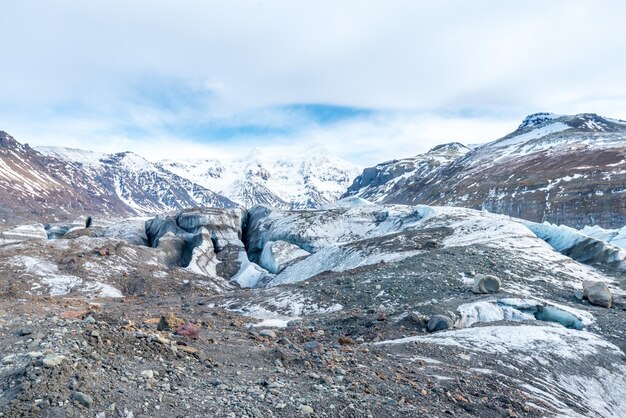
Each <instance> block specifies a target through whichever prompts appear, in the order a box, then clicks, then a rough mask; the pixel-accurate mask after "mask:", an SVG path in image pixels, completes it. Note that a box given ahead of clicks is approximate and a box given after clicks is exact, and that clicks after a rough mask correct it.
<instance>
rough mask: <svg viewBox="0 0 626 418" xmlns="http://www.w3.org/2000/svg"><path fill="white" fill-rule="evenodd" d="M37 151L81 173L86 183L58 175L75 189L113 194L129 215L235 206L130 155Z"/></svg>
mask: <svg viewBox="0 0 626 418" xmlns="http://www.w3.org/2000/svg"><path fill="white" fill-rule="evenodd" d="M37 150H38V151H39V152H41V153H42V154H44V155H46V156H48V157H51V158H54V159H57V160H60V161H63V162H64V164H65V167H66V168H67V169H69V170H71V171H77V172H81V173H83V175H84V177H86V178H87V182H86V183H77V182H73V181H72V178H70V177H66V176H65V175H64V173H63V172H60V173H59V175H60V176H61V177H63V178H64V180H66V181H67V182H68V183H70V184H72V185H73V186H74V187H75V188H77V189H88V190H92V191H93V192H94V193H96V194H98V193H100V194H113V195H114V196H115V197H116V198H117V199H119V200H120V201H121V202H122V203H123V204H124V205H125V206H126V207H127V209H128V211H129V212H130V213H132V214H137V215H145V214H155V213H160V212H164V211H168V210H176V209H183V208H189V207H196V206H211V207H220V208H224V207H234V206H236V205H235V204H234V203H233V202H232V201H230V200H228V199H227V198H225V197H224V196H221V195H218V194H217V193H214V192H212V191H211V190H208V189H206V188H204V187H202V186H199V185H198V184H196V183H194V182H192V181H189V180H187V179H184V178H182V177H180V176H177V175H176V174H174V173H171V172H169V171H167V170H165V169H163V168H162V167H159V166H157V165H155V164H153V163H151V162H149V161H148V160H146V159H145V158H143V157H141V156H139V155H137V154H134V153H132V152H121V153H116V154H99V153H95V152H91V151H84V150H79V149H72V148H62V147H39V148H37ZM82 181H83V182H84V179H83V180H82Z"/></svg>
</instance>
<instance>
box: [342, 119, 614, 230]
mask: <svg viewBox="0 0 626 418" xmlns="http://www.w3.org/2000/svg"><path fill="white" fill-rule="evenodd" d="M448 147H450V145H448V146H446V147H444V148H448ZM452 151H453V152H451V153H449V154H448V159H447V160H446V159H445V158H440V159H436V158H435V157H437V154H438V150H437V149H435V150H432V151H430V152H429V153H427V154H425V155H422V156H418V157H414V158H412V159H406V160H400V161H391V162H388V163H383V164H379V165H378V166H376V167H374V168H369V169H365V171H364V172H363V174H361V176H359V177H357V178H356V180H355V181H354V183H353V185H352V186H351V187H350V188H349V189H348V192H347V193H346V194H345V196H357V197H363V198H366V199H368V200H371V201H374V202H382V203H402V204H418V203H423V204H437V205H455V206H465V207H470V208H475V209H486V210H488V211H491V212H495V213H502V214H507V215H511V216H515V217H520V218H524V219H528V220H531V221H535V222H543V221H549V222H552V223H557V224H566V225H570V226H573V227H576V228H582V227H583V226H585V225H600V226H602V227H605V228H618V227H622V226H623V225H624V224H626V198H625V196H626V195H625V194H624V193H625V192H626V122H625V121H621V120H616V119H610V118H605V117H601V116H598V115H596V114H591V113H585V114H579V115H573V116H560V115H555V114H551V113H537V114H533V115H530V116H528V117H526V118H525V119H524V121H523V122H522V123H521V124H520V126H519V127H518V128H517V129H516V130H515V131H514V132H512V133H511V134H509V135H507V136H505V137H503V138H501V139H498V140H496V141H493V142H490V143H487V144H485V145H482V146H478V147H476V148H473V149H471V150H468V149H465V148H462V147H460V146H459V145H455V146H453V148H452ZM409 163H410V165H409V168H408V169H407V168H405V165H406V164H409ZM413 166H415V167H416V168H413Z"/></svg>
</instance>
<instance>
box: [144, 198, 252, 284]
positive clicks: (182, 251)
mask: <svg viewBox="0 0 626 418" xmlns="http://www.w3.org/2000/svg"><path fill="white" fill-rule="evenodd" d="M243 215H244V212H243V210H242V209H209V208H205V209H193V210H186V211H181V212H177V213H174V214H169V215H162V216H157V217H156V218H154V219H151V220H149V221H147V222H146V235H147V238H148V243H149V244H150V246H152V247H154V248H157V249H158V250H160V251H161V254H162V257H163V259H164V260H165V262H166V263H167V264H168V265H169V266H172V267H174V266H178V267H187V268H189V269H190V270H191V271H193V272H195V273H198V274H202V275H207V276H215V275H217V276H220V277H223V278H224V279H227V280H231V279H234V278H236V276H237V275H242V274H243V275H249V273H244V272H242V270H246V271H247V270H248V268H249V261H248V258H247V254H246V249H245V246H244V244H243V242H242V241H241V235H242V231H243V221H244V218H243ZM258 279H260V277H258ZM235 281H238V280H235ZM243 282H245V283H246V284H250V283H251V280H249V279H247V280H244V281H243Z"/></svg>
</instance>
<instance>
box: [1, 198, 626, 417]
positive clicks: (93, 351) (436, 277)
mask: <svg viewBox="0 0 626 418" xmlns="http://www.w3.org/2000/svg"><path fill="white" fill-rule="evenodd" d="M360 203H365V202H362V201H358V200H349V201H348V202H339V203H338V204H336V205H329V206H328V208H327V209H324V210H308V211H302V210H284V209H276V208H269V207H255V208H253V209H251V210H243V209H241V208H235V209H194V210H183V211H178V212H171V213H166V214H162V215H159V216H157V217H154V218H150V219H147V220H145V219H143V220H142V219H136V218H131V219H124V220H119V219H117V220H116V219H107V218H98V217H94V218H93V219H92V222H91V224H90V225H89V226H88V227H86V226H85V225H76V224H67V225H63V224H58V225H56V227H57V230H58V231H59V233H58V234H57V235H49V234H48V233H47V231H46V228H45V227H44V226H43V225H41V224H31V225H21V226H19V227H16V228H12V229H5V230H4V231H2V234H1V235H0V239H1V241H0V245H1V246H2V252H0V296H2V297H1V298H0V325H1V327H0V411H1V412H2V413H3V415H4V416H6V417H14V416H116V414H117V416H131V415H132V416H155V417H161V416H163V417H169V416H181V415H184V416H191V417H201V416H206V415H207V414H213V415H217V416H229V414H234V416H242V415H247V416H277V417H293V416H329V417H342V416H355V417H361V416H362V417H367V416H393V417H395V416H398V417H400V416H433V417H443V416H458V417H470V416H480V417H501V416H516V417H535V416H559V417H560V416H562V417H565V416H567V417H586V416H599V417H607V418H608V417H615V416H624V415H625V414H626V402H625V401H624V400H625V399H626V366H625V364H626V355H625V354H624V350H626V335H625V334H624V330H625V329H626V311H625V310H624V309H626V302H625V299H624V296H625V295H626V267H625V261H624V260H626V252H624V251H622V250H621V249H620V248H618V247H614V246H612V245H611V244H609V243H606V242H603V241H601V240H597V239H594V238H592V237H588V236H584V235H583V234H581V233H580V232H577V231H573V230H570V229H564V228H563V227H553V226H550V225H545V224H533V223H530V222H528V221H521V220H516V219H512V218H510V217H506V216H501V215H495V214H490V213H487V212H481V211H476V210H472V209H466V208H455V207H431V206H423V205H418V206H405V205H376V204H360ZM48 237H56V239H48ZM583 253H584V254H585V257H579V256H580V255H581V254H583ZM575 258H576V259H580V260H581V261H576V259H575ZM582 261H584V263H583V262H582ZM585 263H586V264H585ZM594 289H595V290H594ZM601 296H605V297H606V298H605V299H604V301H603V299H602V298H601ZM18 299H19V300H20V301H21V303H16V301H17V300H18ZM25 300H26V301H27V302H28V303H23V301H25ZM592 301H593V303H591V302H592ZM102 414H104V415H102Z"/></svg>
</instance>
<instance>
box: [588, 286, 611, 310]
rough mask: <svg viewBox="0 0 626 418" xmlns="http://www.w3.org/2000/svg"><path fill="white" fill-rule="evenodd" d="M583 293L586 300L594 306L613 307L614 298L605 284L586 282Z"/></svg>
mask: <svg viewBox="0 0 626 418" xmlns="http://www.w3.org/2000/svg"><path fill="white" fill-rule="evenodd" d="M583 292H584V294H585V298H586V299H587V300H588V301H589V302H590V303H591V304H593V305H598V306H604V307H607V308H610V307H611V304H612V302H613V296H612V295H611V291H610V290H609V287H608V286H607V285H606V283H604V282H595V281H590V280H587V281H584V282H583Z"/></svg>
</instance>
